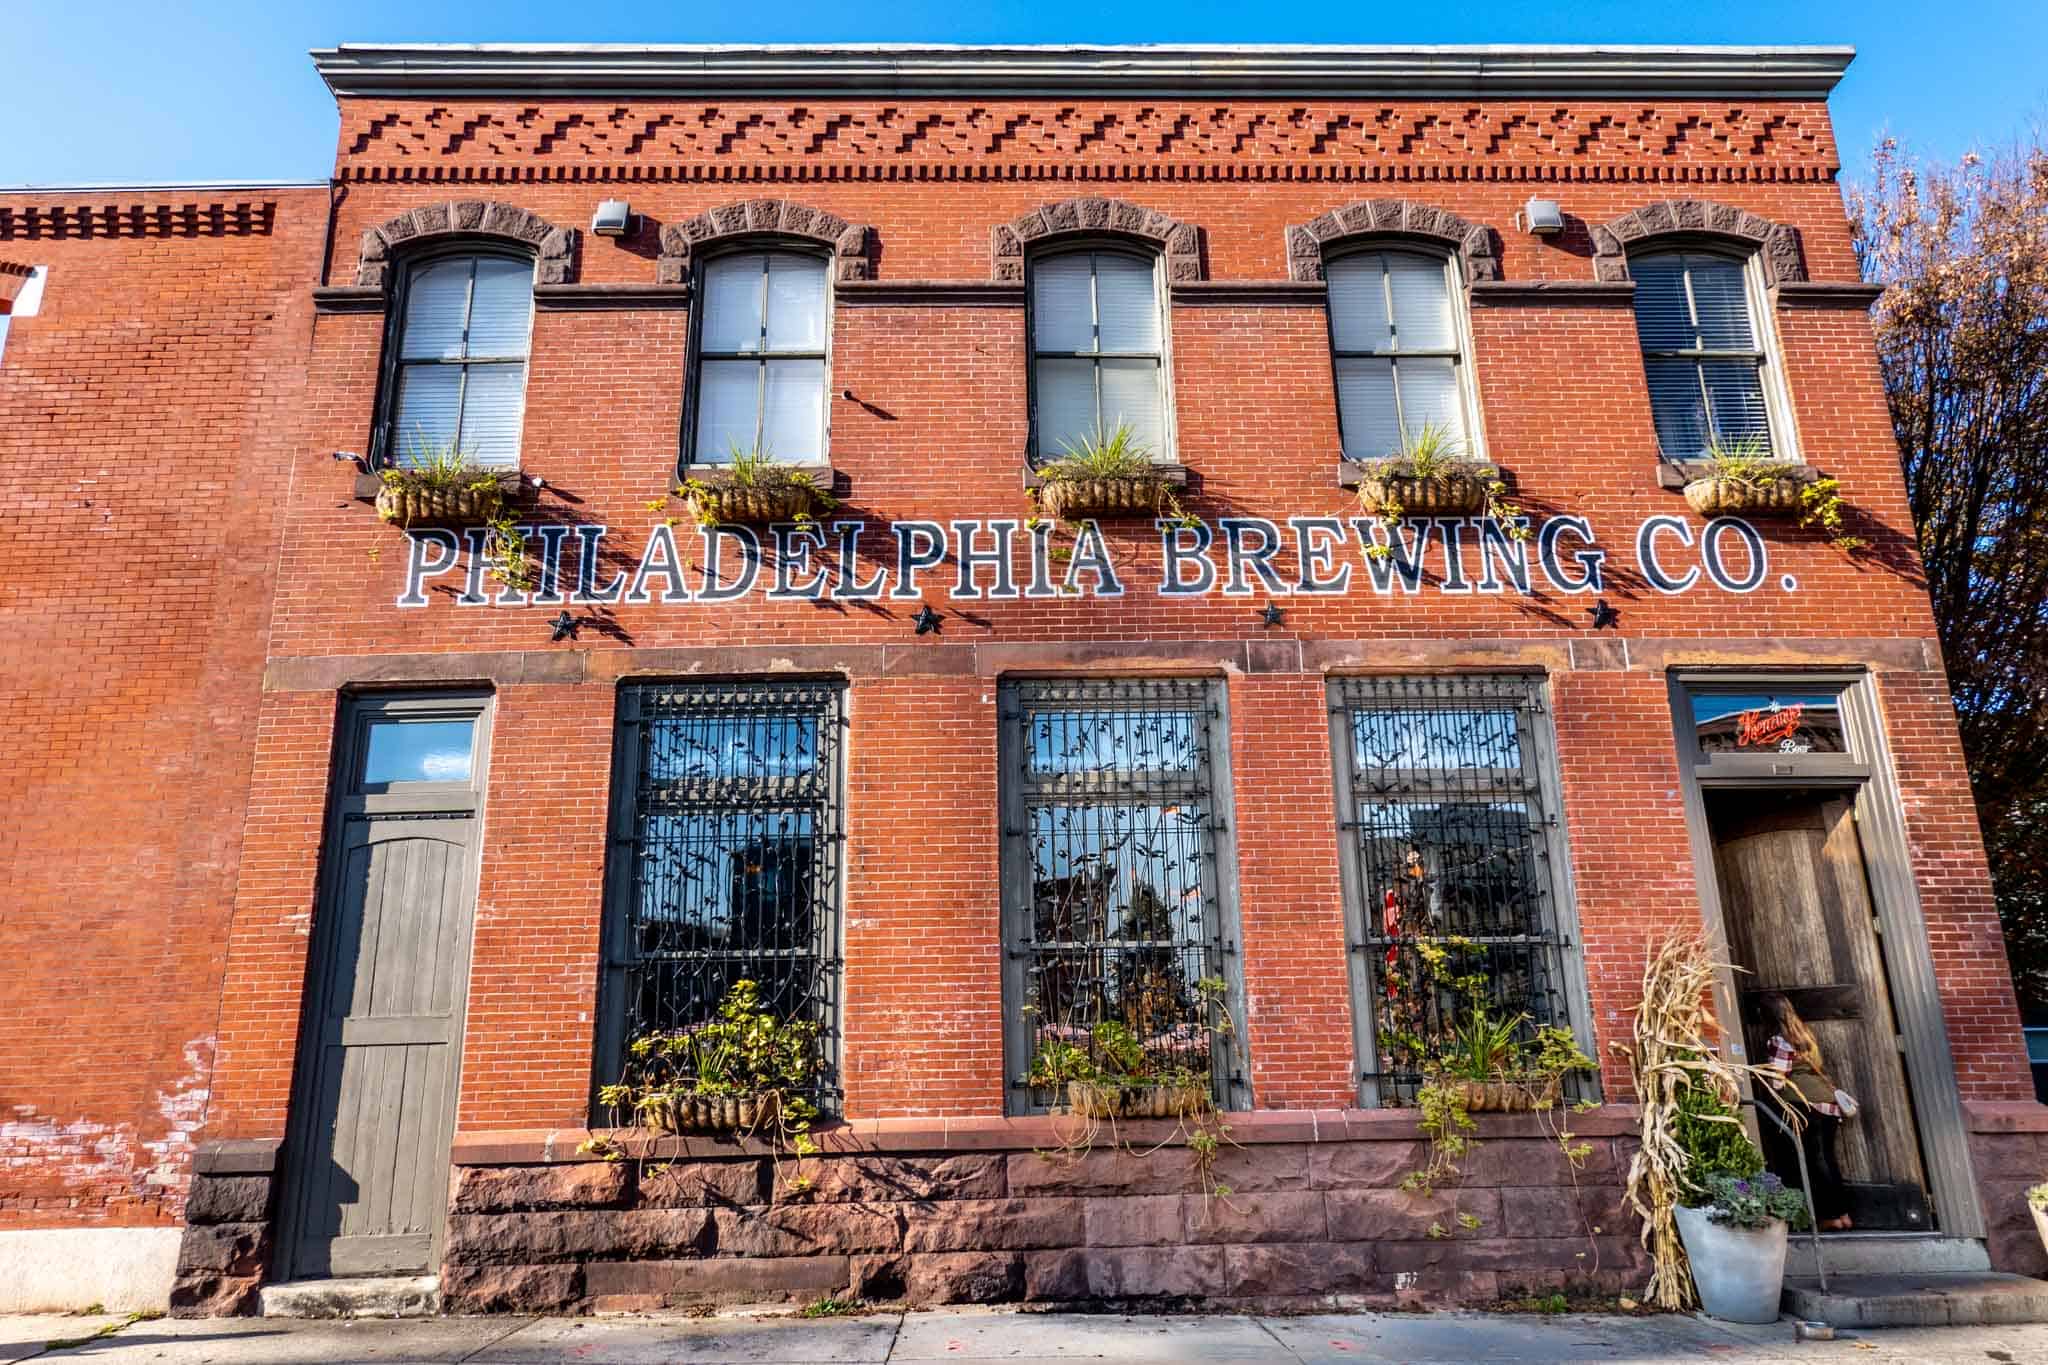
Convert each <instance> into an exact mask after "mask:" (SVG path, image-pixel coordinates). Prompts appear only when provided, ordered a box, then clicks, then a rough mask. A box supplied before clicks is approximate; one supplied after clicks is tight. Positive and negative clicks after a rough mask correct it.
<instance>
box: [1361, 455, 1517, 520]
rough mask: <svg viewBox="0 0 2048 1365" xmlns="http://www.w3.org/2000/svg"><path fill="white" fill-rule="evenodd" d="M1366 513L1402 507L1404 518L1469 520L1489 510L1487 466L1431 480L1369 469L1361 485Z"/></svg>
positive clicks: (1451, 471)
mask: <svg viewBox="0 0 2048 1365" xmlns="http://www.w3.org/2000/svg"><path fill="white" fill-rule="evenodd" d="M1358 503H1359V506H1361V507H1363V508H1364V509H1365V510H1366V511H1368V512H1372V513H1378V512H1379V511H1381V510H1382V509H1383V508H1390V507H1398V508H1400V509H1401V515H1402V516H1404V517H1469V516H1473V515H1476V514H1477V513H1480V512H1483V511H1485V510H1486V473H1485V466H1483V465H1479V464H1473V465H1471V466H1470V467H1469V468H1463V469H1461V468H1457V467H1455V466H1454V467H1452V468H1451V469H1448V470H1445V471H1444V472H1443V473H1440V474H1432V475H1430V476H1429V477H1428V478H1416V477H1414V476H1413V475H1409V474H1400V473H1395V472H1393V471H1390V470H1384V469H1373V468H1370V467H1368V468H1367V470H1366V471H1365V473H1364V474H1363V475H1362V476H1361V477H1360V479H1359V481H1358Z"/></svg>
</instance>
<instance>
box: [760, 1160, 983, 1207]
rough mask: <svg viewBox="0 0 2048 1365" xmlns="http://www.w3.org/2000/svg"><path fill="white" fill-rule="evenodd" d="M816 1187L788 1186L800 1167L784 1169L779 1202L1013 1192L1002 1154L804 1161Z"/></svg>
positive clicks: (916, 1199) (917, 1199)
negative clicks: (1009, 1185)
mask: <svg viewBox="0 0 2048 1365" xmlns="http://www.w3.org/2000/svg"><path fill="white" fill-rule="evenodd" d="M805 1164H806V1166H807V1168H808V1174H809V1175H810V1177H811V1188H810V1189H809V1190H806V1191H802V1192H798V1191H794V1190H791V1189H789V1188H788V1178H789V1176H790V1175H791V1174H793V1173H794V1171H795V1165H794V1163H791V1164H790V1165H789V1166H788V1168H787V1169H785V1170H784V1172H783V1180H782V1182H781V1183H780V1184H778V1186H777V1188H776V1191H775V1197H776V1199H777V1201H778V1202H792V1203H796V1202H800V1203H809V1204H848V1203H854V1204H898V1203H924V1202H929V1201H933V1200H955V1199H1001V1198H1003V1197H1004V1195H1005V1194H1006V1193H1007V1192H1008V1182H1007V1181H1006V1180H1005V1178H1004V1173H1005V1163H1004V1159H1003V1157H1002V1156H1001V1155H998V1154H990V1155H981V1156H956V1157H883V1156H861V1157H840V1158H835V1159H831V1160H818V1161H811V1162H807V1163H805Z"/></svg>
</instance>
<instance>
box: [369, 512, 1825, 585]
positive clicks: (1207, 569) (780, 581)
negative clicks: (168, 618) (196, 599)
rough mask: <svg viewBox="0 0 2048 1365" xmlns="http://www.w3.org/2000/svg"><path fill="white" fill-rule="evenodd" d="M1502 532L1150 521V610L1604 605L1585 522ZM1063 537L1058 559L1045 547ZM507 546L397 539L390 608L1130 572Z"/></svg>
mask: <svg viewBox="0 0 2048 1365" xmlns="http://www.w3.org/2000/svg"><path fill="white" fill-rule="evenodd" d="M1515 524H1516V525H1517V526H1519V527H1521V528H1525V529H1527V530H1528V531H1529V534H1528V535H1527V536H1526V537H1519V538H1518V537H1516V536H1514V535H1511V534H1509V529H1508V527H1506V526H1504V525H1502V524H1501V523H1500V522H1498V521H1496V520H1494V519H1492V518H1436V519H1430V520H1422V519H1417V520H1412V521H1407V522H1403V523H1402V524H1401V525H1399V526H1398V527H1396V528H1394V529H1393V530H1391V531H1390V530H1389V529H1388V528H1387V527H1386V526H1383V525H1381V524H1380V523H1378V522H1377V521H1375V520H1374V519H1372V518H1370V517H1351V518H1345V517H1335V516H1315V517H1289V518H1287V519H1286V520H1285V521H1274V520H1269V519H1267V518H1264V517H1219V518H1216V519H1215V520H1214V521H1213V522H1211V521H1205V520H1201V519H1198V518H1187V519H1180V520H1164V519H1162V520H1159V521H1157V522H1155V523H1154V524H1153V530H1154V533H1155V535H1156V537H1157V539H1156V541H1155V542H1154V543H1153V546H1152V549H1153V551H1154V552H1155V553H1156V554H1157V556H1158V560H1157V563H1158V573H1157V576H1156V577H1157V587H1156V589H1155V591H1156V593H1157V595H1158V596H1160V597H1163V598H1176V597H1208V596H1211V595H1221V596H1223V597H1259V598H1272V597H1341V596H1344V595H1345V594H1348V593H1353V592H1359V591H1368V592H1372V593H1374V594H1377V595H1379V596H1382V597H1388V596H1392V597H1404V596H1405V597H1414V596H1416V595H1418V594H1420V593H1421V592H1422V591H1423V590H1424V588H1425V587H1427V588H1429V589H1431V590H1433V591H1435V592H1437V593H1441V594H1444V595H1446V596H1459V595H1471V594H1496V595H1510V594H1512V595H1520V596H1530V595H1534V594H1537V593H1540V592H1543V591H1544V590H1545V589H1546V588H1547V589H1548V590H1550V591H1554V592H1559V593H1567V594H1573V593H1598V592H1602V591H1604V590H1605V589H1606V586H1607V583H1606V565H1607V559H1608V551H1606V550H1605V549H1603V548H1601V546H1600V544H1599V543H1598V539H1597V537H1596V536H1595V534H1594V531H1593V526H1592V523H1591V522H1589V521H1588V520H1587V519H1586V518H1584V517H1580V516H1558V517H1549V518H1546V519H1544V520H1542V521H1541V522H1540V523H1534V522H1531V521H1530V520H1529V519H1528V518H1521V519H1519V520H1518V521H1517V522H1516V523H1515ZM1063 529H1066V530H1070V531H1071V543H1063V544H1055V543H1054V542H1055V536H1056V535H1057V534H1058V533H1059V532H1061V531H1062V530H1063ZM522 530H523V531H524V532H525V533H526V536H527V544H528V557H529V560H530V561H531V564H532V568H533V572H532V575H531V578H532V581H531V583H530V584H528V585H526V586H524V587H515V586H512V585H509V584H504V583H500V582H498V581H496V580H495V579H493V577H492V576H491V574H490V572H489V567H490V565H489V557H488V556H487V555H486V554H485V553H484V549H485V539H486V535H487V532H485V531H484V530H483V529H482V528H472V529H471V530H469V531H467V532H465V533H461V534H458V533H457V532H455V531H450V530H443V529H425V528H423V529H415V530H410V531H408V532H407V537H408V540H409V547H408V553H407V558H406V567H405V583H404V587H403V588H402V590H401V591H400V593H399V596H398V603H397V604H398V605H399V606H401V607H424V606H426V605H427V603H428V602H429V600H430V599H431V597H432V596H442V597H446V598H449V599H452V600H453V601H454V602H455V604H456V605H458V606H463V607H480V606H486V605H489V606H500V607H520V606H538V607H552V606H558V605H570V606H581V605H648V604H653V603H661V604H663V605H684V604H706V605H719V604H724V603H733V602H739V601H743V600H746V599H748V598H753V597H760V598H763V599H765V600H767V601H770V602H817V601H855V602H858V601H881V600H887V601H892V602H917V601H922V600H923V599H924V598H925V597H926V595H927V594H928V593H931V592H933V591H937V592H939V593H942V594H943V595H944V596H945V597H946V598H948V599H950V600H952V601H955V602H1001V601H1019V600H1029V599H1058V598H1070V597H1080V598H1113V597H1122V596H1124V595H1125V591H1126V588H1125V582H1124V574H1125V573H1126V572H1128V566H1126V568H1125V569H1124V570H1119V568H1118V567H1117V565H1116V564H1115V563H1114V562H1113V560H1112V557H1111V554H1110V547H1109V543H1108V541H1107V540H1106V538H1105V537H1104V535H1103V533H1102V530H1101V528H1100V527H1099V526H1097V525H1096V524H1095V523H1093V522H1084V523H1082V524H1081V525H1080V526H1078V527H1076V528H1062V527H1060V526H1058V525H1056V524H1054V523H1052V522H1049V521H1037V520H1033V521H1030V522H1026V521H1022V520H1019V519H1017V518H1014V517H994V518H976V519H966V520H956V521H951V522H944V523H941V522H936V521H909V520H906V521H896V522H884V523H876V522H869V521H865V520H846V521H822V522H821V521H812V522H802V523H796V522H786V523H780V524H777V525H775V526H770V527H762V528H758V529H757V528H755V527H751V526H702V527H699V526H674V525H669V524H658V525H655V526H654V527H652V528H650V529H649V531H648V532H647V535H646V540H645V543H644V545H643V546H642V547H641V549H640V551H639V553H638V554H637V555H634V554H631V553H629V552H627V551H626V550H625V549H624V548H623V547H622V545H621V543H620V542H621V539H622V538H621V537H620V536H618V535H617V534H616V533H615V532H614V531H613V529H612V528H611V527H608V526H604V525H599V524H595V523H554V524H547V525H534V526H527V527H523V528H522ZM1633 548H1634V564H1635V570H1636V572H1637V573H1638V574H1639V575H1640V576H1641V578H1642V580H1643V581H1644V582H1645V583H1647V584H1648V585H1649V586H1650V587H1651V588H1652V589H1654V590H1655V591H1657V592H1660V593H1665V594H1678V593H1684V592H1690V591H1691V590H1692V589H1693V588H1695V587H1697V586H1699V585H1700V584H1702V583H1710V584H1712V585H1713V586H1714V587H1716V588H1719V589H1720V590H1722V591H1723V592H1731V593H1747V592H1754V591H1755V590H1756V589H1757V588H1758V587H1760V586H1762V584H1763V582H1764V580H1765V579H1766V578H1767V577H1768V576H1769V574H1770V564H1769V555H1768V553H1767V552H1766V550H1765V547H1764V540H1763V537H1762V536H1760V535H1758V534H1757V531H1756V528H1755V527H1753V526H1751V525H1750V524H1749V523H1748V522H1746V521H1743V520H1741V519H1739V518H1736V517H1718V518H1716V519H1714V520H1713V521H1710V522H1708V523H1707V525H1706V527H1705V528H1704V529H1703V530H1701V531H1700V532H1698V533H1697V534H1695V533H1694V531H1693V529H1692V526H1691V525H1690V523H1688V522H1687V521H1686V520H1685V519H1684V518H1682V517H1675V516H1654V517H1648V518H1646V519H1644V521H1643V522H1642V523H1641V524H1640V525H1639V526H1637V528H1636V533H1635V542H1634V547H1633ZM770 551H772V555H771V554H770V553H769V552H770ZM1779 583H1780V587H1782V588H1783V590H1784V591H1786V592H1792V591H1794V590H1795V589H1796V587H1797V584H1796V583H1795V582H1794V581H1793V579H1792V578H1791V577H1790V576H1789V575H1787V576H1786V577H1784V578H1782V579H1781V580H1780V581H1779Z"/></svg>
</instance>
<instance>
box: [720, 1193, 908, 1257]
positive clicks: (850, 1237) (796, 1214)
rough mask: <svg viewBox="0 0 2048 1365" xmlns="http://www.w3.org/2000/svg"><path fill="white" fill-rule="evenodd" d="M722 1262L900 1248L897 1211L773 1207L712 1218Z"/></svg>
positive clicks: (724, 1212)
mask: <svg viewBox="0 0 2048 1365" xmlns="http://www.w3.org/2000/svg"><path fill="white" fill-rule="evenodd" d="M711 1218H712V1221H713V1227H714V1229H715V1232H714V1241H715V1244H716V1246H717V1248H718V1253H719V1254H720V1255H721V1256H845V1255H848V1254H850V1253H853V1252H861V1251H895V1250H898V1249H899V1248H901V1247H902V1246H903V1214H902V1213H900V1212H899V1211H898V1210H897V1208H896V1206H894V1205H887V1206H882V1207H867V1206H862V1205H836V1204H822V1205H804V1204H776V1205H771V1206H767V1207H756V1208H745V1209H717V1210H715V1211H713V1212H712V1214H711Z"/></svg>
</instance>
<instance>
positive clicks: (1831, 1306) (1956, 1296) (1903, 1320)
mask: <svg viewBox="0 0 2048 1365" xmlns="http://www.w3.org/2000/svg"><path fill="white" fill-rule="evenodd" d="M1785 1311H1786V1312H1788V1313H1791V1314H1792V1315H1794V1316H1795V1317H1799V1318H1805V1319H1810V1320H1818V1321H1820V1322H1825V1323H1827V1324H1828V1325H1829V1326H1830V1327H1983V1326H1990V1325H1994V1324H2001V1323H2014V1322H2048V1281H2042V1280H2035V1279H2030V1278H2028V1277H2027V1276H2025V1275H2001V1274H1998V1273H1996V1272H1994V1271H1988V1270H1987V1271H1977V1272H1972V1273H1966V1274H1931V1275H1830V1276H1828V1287H1827V1291H1826V1292H1825V1293H1823V1292H1822V1291H1821V1287H1820V1282H1819V1281H1818V1280H1811V1279H1787V1280H1786V1281H1785Z"/></svg>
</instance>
